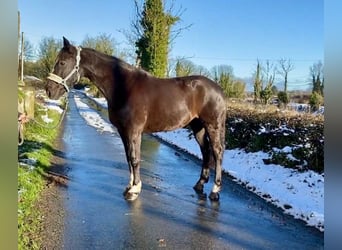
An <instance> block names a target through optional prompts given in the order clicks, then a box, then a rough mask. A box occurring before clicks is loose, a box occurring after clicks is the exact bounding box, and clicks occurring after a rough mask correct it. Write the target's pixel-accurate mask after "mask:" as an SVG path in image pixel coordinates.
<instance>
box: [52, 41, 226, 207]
mask: <svg viewBox="0 0 342 250" xmlns="http://www.w3.org/2000/svg"><path fill="white" fill-rule="evenodd" d="M63 42H64V46H63V48H62V49H61V51H60V52H59V54H58V57H57V59H56V64H55V66H54V69H53V72H52V73H51V74H50V75H49V76H48V78H47V83H46V93H47V95H48V96H49V98H51V99H58V98H60V97H61V96H62V95H63V94H65V93H66V92H68V91H69V86H72V85H73V84H74V83H75V82H77V81H78V80H79V78H80V77H81V76H82V77H87V78H89V79H90V80H91V81H92V82H93V83H95V84H96V86H97V87H98V88H99V90H100V91H101V92H102V94H103V95H104V96H105V98H106V99H107V102H108V113H109V119H110V121H111V123H112V124H113V125H114V126H115V127H116V128H117V130H118V132H119V134H120V136H121V139H122V142H123V144H124V147H125V152H126V157H127V162H128V166H129V171H130V181H129V184H128V186H127V187H126V189H125V191H124V193H123V194H124V197H125V199H127V200H134V199H136V198H137V197H138V195H139V194H140V192H141V185H142V184H141V179H140V146H141V136H142V133H144V132H145V133H151V132H158V131H169V130H174V129H177V128H182V127H184V126H186V125H190V127H191V129H192V130H193V132H194V135H195V137H196V140H197V142H198V144H199V146H200V148H201V152H202V156H203V163H202V171H201V175H200V178H199V180H198V181H197V183H196V185H195V186H194V189H195V191H196V192H197V193H199V194H203V186H204V184H205V183H207V182H208V180H209V171H210V170H209V169H210V167H212V168H214V169H215V180H214V185H213V188H212V190H211V193H210V195H209V198H210V199H211V200H213V201H217V200H219V192H220V189H221V174H222V157H223V151H224V148H225V147H224V144H225V143H224V141H225V120H226V102H225V97H224V94H223V92H222V90H221V88H220V87H219V85H218V84H217V83H215V82H213V81H212V80H210V79H208V78H206V77H204V76H187V77H176V78H165V79H162V78H156V77H154V76H152V75H150V74H149V73H147V72H146V71H144V70H141V69H137V68H135V67H133V66H131V65H129V64H127V63H125V62H124V61H122V60H120V59H118V58H116V57H113V56H108V55H105V54H103V53H100V52H98V51H96V50H93V49H90V48H80V47H76V46H73V45H71V44H70V42H69V41H68V40H67V39H66V38H64V37H63ZM175 171H176V170H175Z"/></svg>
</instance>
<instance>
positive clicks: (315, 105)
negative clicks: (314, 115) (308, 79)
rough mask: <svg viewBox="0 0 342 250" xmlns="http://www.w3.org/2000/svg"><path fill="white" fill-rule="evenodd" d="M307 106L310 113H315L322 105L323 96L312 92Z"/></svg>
mask: <svg viewBox="0 0 342 250" xmlns="http://www.w3.org/2000/svg"><path fill="white" fill-rule="evenodd" d="M309 104H310V107H311V110H312V111H317V110H318V109H319V106H321V105H322V104H323V96H322V95H321V94H319V93H318V92H313V93H312V94H311V96H310V100H309Z"/></svg>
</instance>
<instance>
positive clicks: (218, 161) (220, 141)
mask: <svg viewBox="0 0 342 250" xmlns="http://www.w3.org/2000/svg"><path fill="white" fill-rule="evenodd" d="M223 115H224V116H223ZM223 115H222V117H220V118H221V119H219V120H218V124H209V125H208V128H207V131H208V135H209V138H210V143H211V146H212V149H213V156H214V161H215V182H214V185H213V188H212V190H211V193H210V195H209V199H210V200H212V201H218V200H219V198H220V196H219V192H220V191H221V185H222V160H223V152H224V148H225V146H224V145H225V114H223Z"/></svg>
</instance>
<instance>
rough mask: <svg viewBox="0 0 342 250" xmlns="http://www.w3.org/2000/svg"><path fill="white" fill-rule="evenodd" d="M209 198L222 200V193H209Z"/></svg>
mask: <svg viewBox="0 0 342 250" xmlns="http://www.w3.org/2000/svg"><path fill="white" fill-rule="evenodd" d="M209 199H210V200H211V201H219V200H220V194H219V193H214V192H211V193H210V195H209Z"/></svg>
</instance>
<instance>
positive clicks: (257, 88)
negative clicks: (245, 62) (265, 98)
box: [254, 60, 263, 103]
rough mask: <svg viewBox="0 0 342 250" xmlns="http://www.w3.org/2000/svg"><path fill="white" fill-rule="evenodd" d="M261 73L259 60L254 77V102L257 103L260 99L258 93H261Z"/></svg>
mask: <svg viewBox="0 0 342 250" xmlns="http://www.w3.org/2000/svg"><path fill="white" fill-rule="evenodd" d="M262 81H263V79H262V72H261V64H260V62H259V60H258V61H257V68H256V71H255V76H254V102H255V103H256V102H258V100H259V99H260V92H261V91H262Z"/></svg>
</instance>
